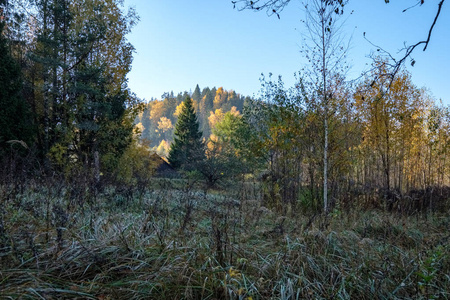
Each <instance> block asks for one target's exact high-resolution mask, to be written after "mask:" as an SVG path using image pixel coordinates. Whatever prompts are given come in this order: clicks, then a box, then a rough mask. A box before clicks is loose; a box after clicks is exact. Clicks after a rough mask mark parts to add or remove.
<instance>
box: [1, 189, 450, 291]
mask: <svg viewBox="0 0 450 300" xmlns="http://www.w3.org/2000/svg"><path fill="white" fill-rule="evenodd" d="M240 195H242V194H240ZM50 196H51V193H49V192H45V191H42V190H41V191H39V192H37V191H31V190H30V191H28V192H27V193H25V194H21V195H19V196H18V197H17V198H15V199H13V200H11V199H9V200H6V199H4V200H3V209H2V212H1V216H2V219H1V221H2V223H1V224H3V233H2V234H1V236H0V246H1V249H0V264H1V267H0V296H1V298H2V299H408V298H417V299H447V298H450V293H449V290H450V275H449V274H450V256H449V254H450V253H449V252H450V246H449V243H448V242H449V238H450V235H449V234H448V232H449V229H450V217H448V216H446V215H428V216H414V217H400V216H396V215H393V214H388V213H383V212H379V211H365V212H364V211H358V212H356V211H355V212H352V213H345V214H336V215H334V216H332V217H330V218H329V219H327V220H324V219H323V217H321V216H319V217H316V218H315V219H313V221H312V222H310V221H311V218H310V216H288V217H282V216H278V215H277V214H276V213H274V212H272V211H270V210H269V209H267V208H264V207H261V206H260V203H261V202H260V201H259V200H248V199H242V197H241V196H239V195H238V194H237V193H236V194H235V195H225V194H224V193H219V192H215V193H208V194H206V193H204V192H202V191H198V190H194V189H190V188H174V187H170V186H165V188H164V189H157V188H156V189H153V190H152V191H149V192H148V193H147V194H146V195H145V196H144V197H143V198H142V199H136V200H135V201H134V200H133V201H130V202H127V203H123V199H119V196H117V197H116V196H114V193H105V194H104V195H100V196H99V197H97V203H95V205H91V206H87V205H86V206H85V207H78V208H77V209H72V208H71V209H67V203H66V202H67V201H69V200H65V196H64V193H63V192H62V193H61V195H53V196H51V197H50ZM88 202H89V201H86V203H88ZM324 224H326V225H324Z"/></svg>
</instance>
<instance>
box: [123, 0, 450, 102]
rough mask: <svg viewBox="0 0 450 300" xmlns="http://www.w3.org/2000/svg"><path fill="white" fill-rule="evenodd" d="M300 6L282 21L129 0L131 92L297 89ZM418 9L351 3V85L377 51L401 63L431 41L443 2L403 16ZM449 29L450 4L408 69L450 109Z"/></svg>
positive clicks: (215, 2) (226, 1)
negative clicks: (273, 85)
mask: <svg viewBox="0 0 450 300" xmlns="http://www.w3.org/2000/svg"><path fill="white" fill-rule="evenodd" d="M394 2H395V3H394ZM301 3H302V2H301V1H300V0H291V1H290V3H289V5H288V6H287V7H286V8H285V9H284V11H282V12H281V13H280V19H278V18H277V17H276V16H268V15H267V14H266V12H254V11H249V10H244V11H239V10H237V9H233V5H232V3H231V1H230V0H196V1H186V0H171V1H164V0H125V1H124V6H125V9H126V8H128V7H133V8H135V9H136V11H137V13H138V15H139V17H140V21H139V22H138V24H137V25H136V26H135V27H134V28H133V30H132V32H131V33H130V34H129V35H128V40H129V41H130V42H131V43H132V44H133V45H134V47H135V48H136V53H135V54H134V61H133V67H132V70H131V72H130V73H129V75H128V79H129V87H130V88H131V90H132V91H133V92H135V93H136V94H137V96H138V97H140V98H141V99H145V100H147V101H148V100H150V99H151V98H157V99H161V95H162V94H163V93H165V92H170V91H173V92H174V93H178V92H182V91H193V89H194V88H195V86H196V85H197V84H198V85H199V86H200V88H201V89H203V88H204V87H210V88H212V87H214V86H215V87H221V86H222V87H223V88H224V89H227V90H230V89H233V90H235V91H236V92H237V93H240V94H241V95H244V96H254V97H258V93H259V91H260V89H261V83H260V78H261V74H262V73H263V74H265V75H266V76H267V75H268V74H269V73H272V74H273V75H274V76H279V75H281V76H282V78H283V80H284V82H285V85H286V86H292V85H293V84H294V81H295V79H294V73H295V72H298V71H299V70H301V69H302V68H303V67H305V65H306V59H305V58H304V56H303V54H302V53H301V51H300V50H301V48H302V43H304V41H303V40H304V39H303V36H304V33H305V27H304V24H303V23H302V20H303V19H304V17H305V12H304V9H303V6H302V4H301ZM414 3H416V1H415V0H414V1H411V0H398V1H391V3H389V4H385V1H383V0H350V3H349V4H348V6H346V8H345V11H346V16H345V17H344V19H345V24H344V26H343V29H342V34H343V35H344V36H345V38H346V39H348V40H350V48H349V50H348V55H347V56H348V58H347V62H346V63H347V64H348V65H349V66H350V67H351V70H350V72H349V73H348V75H347V78H348V79H354V78H357V77H359V75H360V74H361V72H363V71H365V70H367V69H368V68H369V67H368V66H369V65H370V63H371V62H372V60H371V58H370V57H369V56H370V54H371V53H373V52H376V49H377V48H376V47H374V46H373V45H371V43H372V44H375V45H377V46H379V47H382V48H383V49H385V50H387V51H389V52H390V53H392V55H393V56H394V57H401V55H402V52H400V50H401V49H402V48H404V45H410V44H415V43H416V42H418V41H421V40H424V39H426V37H427V35H428V30H429V28H430V25H431V24H432V22H433V19H434V16H435V14H436V11H437V3H438V1H437V0H428V1H425V3H424V4H423V5H422V6H417V7H414V8H411V9H409V10H407V11H406V12H402V11H403V10H404V9H405V8H408V7H410V6H411V4H414ZM350 12H352V13H351V14H350ZM449 28H450V3H445V2H444V5H443V6H442V11H441V15H440V17H439V19H438V21H437V23H436V25H435V28H434V30H433V34H432V37H431V41H430V44H429V46H428V48H427V50H426V51H425V52H424V51H422V49H423V47H420V48H416V50H415V52H414V53H413V58H414V59H415V60H416V63H415V66H414V67H411V66H410V65H409V63H408V65H407V69H408V71H410V73H411V76H412V81H413V83H414V84H415V85H416V86H417V87H420V88H421V87H425V88H427V89H428V90H429V92H430V93H431V95H432V96H434V97H435V98H436V100H442V101H443V103H444V104H445V105H450V35H449V34H448V29H449ZM364 32H365V33H366V35H365V36H366V38H367V39H368V40H369V41H370V42H369V41H367V40H366V39H364V37H363V33H364Z"/></svg>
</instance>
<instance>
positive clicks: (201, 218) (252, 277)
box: [0, 0, 450, 300]
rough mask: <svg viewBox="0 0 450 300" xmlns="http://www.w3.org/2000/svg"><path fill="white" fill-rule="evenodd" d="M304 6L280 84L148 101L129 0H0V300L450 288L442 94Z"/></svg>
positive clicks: (356, 294) (393, 295) (441, 294)
mask: <svg viewBox="0 0 450 300" xmlns="http://www.w3.org/2000/svg"><path fill="white" fill-rule="evenodd" d="M287 2H289V1H287ZM287 2H286V1H277V0H275V1H272V0H270V1H246V0H240V1H232V4H234V6H235V7H237V8H236V9H238V10H244V9H250V10H257V11H259V10H266V9H268V10H269V12H270V14H274V15H275V17H276V16H278V17H280V16H279V15H278V14H279V12H280V11H281V10H282V9H283V8H284V5H285V4H286V3H287ZM307 2H308V4H309V6H307V7H306V16H305V24H306V28H307V30H308V32H309V35H310V40H308V42H309V44H306V45H307V46H306V48H305V49H304V50H303V55H305V56H306V57H307V58H308V61H309V65H305V66H301V67H302V69H301V70H300V71H299V72H298V73H297V74H296V81H295V84H294V85H293V86H286V84H285V83H284V81H283V79H282V78H281V77H277V76H273V75H272V74H268V75H266V76H264V75H262V77H261V79H260V80H261V90H260V92H259V94H258V95H257V96H252V97H250V96H246V95H242V94H240V93H239V91H234V90H232V89H225V88H224V87H222V86H219V85H218V86H219V87H218V88H216V87H212V88H210V87H202V88H201V87H200V86H199V85H198V84H197V85H196V86H195V87H192V88H193V91H192V90H189V91H179V92H178V93H177V94H174V92H173V91H171V92H167V93H164V94H163V95H162V96H161V97H160V98H161V99H155V98H152V99H151V100H150V101H148V102H147V101H144V100H142V99H140V98H139V97H137V96H136V95H135V94H134V93H133V91H132V90H131V89H130V88H129V86H128V79H127V74H128V73H129V72H130V70H131V67H132V62H133V54H134V51H135V49H134V47H133V45H132V44H131V43H130V42H129V41H128V39H127V34H129V33H130V32H131V30H132V28H133V26H134V25H135V24H136V23H137V22H138V21H139V16H138V15H137V13H136V11H135V10H133V9H130V8H128V9H127V8H126V7H124V5H123V1H120V0H72V1H69V0H0V107H1V109H0V298H1V299H230V300H231V299H242V300H244V299H245V300H254V299H283V300H287V299H412V298H414V299H448V298H450V292H449V291H450V275H449V274H450V235H449V234H448V232H449V229H450V214H449V213H450V157H449V156H450V106H448V105H444V104H443V103H444V102H443V101H438V100H437V99H435V98H434V97H433V96H432V94H431V92H430V91H429V90H427V89H426V88H420V87H417V86H416V85H415V84H414V83H413V82H412V78H411V74H410V73H408V71H407V68H406V67H405V61H406V58H408V55H410V53H408V52H407V53H406V56H405V58H404V59H402V60H397V61H396V60H393V59H392V56H389V55H386V53H383V51H377V53H376V55H374V56H373V61H372V65H371V68H370V70H369V71H367V72H365V73H364V74H363V75H362V76H361V77H360V78H359V79H358V80H350V79H349V78H346V74H347V72H346V70H348V68H349V67H348V64H347V63H346V56H347V53H346V47H345V46H343V41H342V39H341V36H340V35H339V34H338V33H339V30H340V23H339V22H340V18H341V16H342V15H343V14H344V10H345V8H346V3H347V1H338V0H334V1H325V0H309V1H307ZM386 2H389V1H386ZM443 2H444V1H441V2H440V4H439V12H440V8H441V6H442V3H443ZM263 3H264V4H263ZM283 3H284V4H283ZM274 5H275V6H274ZM232 6H233V5H231V6H230V9H232ZM439 12H438V15H437V16H436V18H437V17H438V16H439ZM433 26H434V24H433ZM432 29H433V28H431V30H432ZM430 32H431V31H430ZM428 42H429V40H428V41H427V42H426V45H428ZM416 46H417V45H413V48H407V50H408V49H409V50H411V51H412V50H414V48H415V47H416ZM409 50H408V51H409ZM411 64H414V63H413V62H411ZM149 84H151V82H150V83H149ZM218 84H220V82H219V83H218ZM228 88H230V87H228ZM444 100H447V101H448V100H449V99H444Z"/></svg>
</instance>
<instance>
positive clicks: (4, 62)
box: [0, 22, 33, 156]
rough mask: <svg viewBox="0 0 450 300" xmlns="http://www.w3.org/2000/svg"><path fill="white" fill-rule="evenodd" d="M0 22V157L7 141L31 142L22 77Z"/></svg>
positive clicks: (30, 127)
mask: <svg viewBox="0 0 450 300" xmlns="http://www.w3.org/2000/svg"><path fill="white" fill-rule="evenodd" d="M4 25H5V24H4V23H3V22H0V156H1V155H2V153H1V152H2V150H5V149H8V148H9V146H8V144H7V142H8V141H11V140H21V141H24V142H25V143H27V144H28V146H30V142H31V141H32V133H33V130H32V124H31V122H30V120H31V113H30V109H29V106H28V104H27V103H26V101H25V100H24V98H23V97H22V76H21V70H20V67H19V65H18V63H17V62H16V61H15V60H14V59H13V58H12V56H11V55H10V53H9V48H8V44H7V40H6V38H5V36H4V35H3V33H2V31H3V28H4Z"/></svg>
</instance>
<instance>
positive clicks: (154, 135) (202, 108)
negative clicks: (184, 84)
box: [135, 85, 250, 157]
mask: <svg viewBox="0 0 450 300" xmlns="http://www.w3.org/2000/svg"><path fill="white" fill-rule="evenodd" d="M187 96H189V97H191V98H192V100H193V101H194V109H195V112H196V115H197V118H198V121H199V124H200V128H199V129H200V131H201V132H202V133H203V137H204V138H205V140H207V139H209V137H210V136H211V127H212V126H214V123H215V120H216V119H217V117H219V115H221V114H225V113H226V112H228V111H231V110H233V111H237V112H239V113H242V111H243V108H244V106H245V104H246V103H248V102H249V101H250V98H249V97H248V96H247V97H244V96H242V95H240V94H239V93H236V92H235V91H233V90H225V89H224V88H223V87H219V88H215V87H213V88H212V89H211V88H209V87H205V88H203V89H202V90H201V89H200V87H199V86H198V85H197V86H196V87H195V89H194V92H192V93H191V92H186V91H185V92H180V93H178V94H177V95H176V96H175V95H174V93H173V92H170V93H165V94H164V95H163V96H162V98H163V99H161V100H157V99H152V100H150V101H149V102H148V103H147V104H145V106H144V111H143V112H141V113H140V114H139V115H138V117H137V118H136V120H135V123H136V127H137V128H138V129H139V130H140V132H141V139H142V140H144V141H146V143H148V144H149V145H150V147H152V148H153V149H154V150H156V151H157V152H158V154H160V155H162V156H165V157H167V155H168V151H169V147H170V144H171V142H172V141H173V133H174V129H175V124H176V122H177V119H178V115H179V113H180V111H181V105H182V103H183V101H184V100H185V98H186V97H187Z"/></svg>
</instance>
